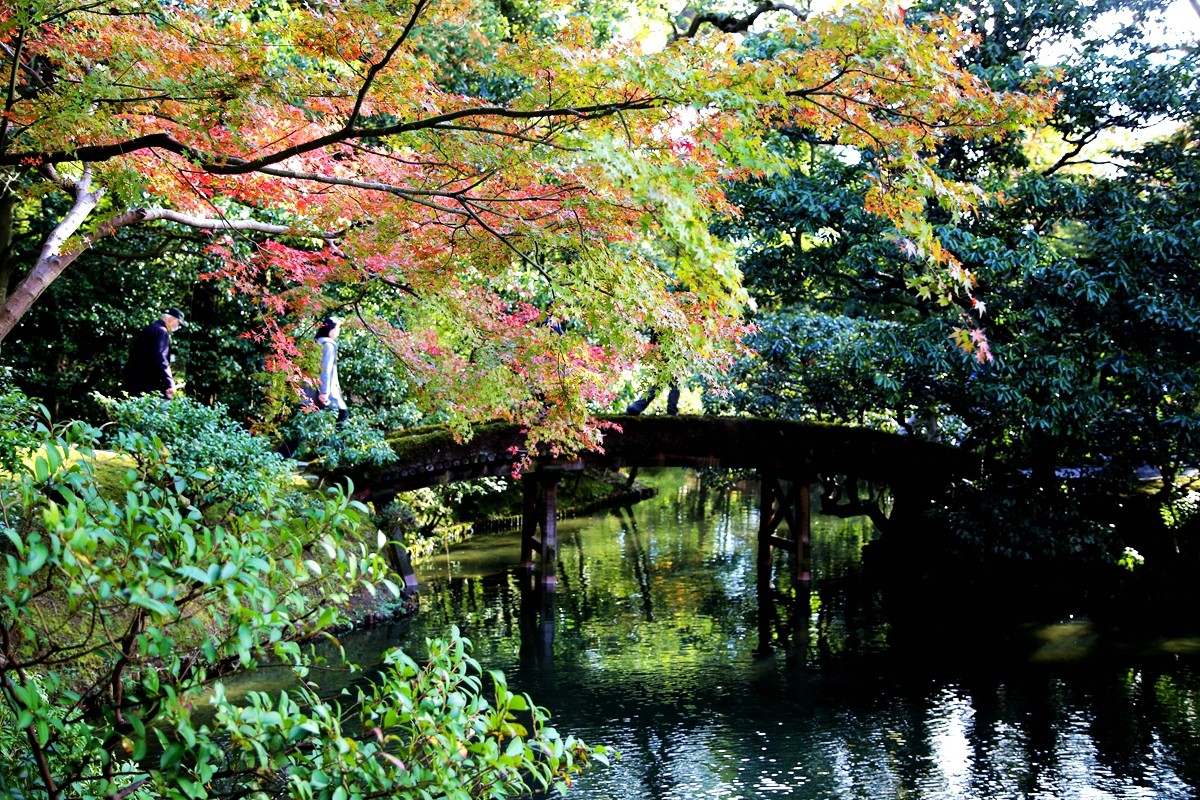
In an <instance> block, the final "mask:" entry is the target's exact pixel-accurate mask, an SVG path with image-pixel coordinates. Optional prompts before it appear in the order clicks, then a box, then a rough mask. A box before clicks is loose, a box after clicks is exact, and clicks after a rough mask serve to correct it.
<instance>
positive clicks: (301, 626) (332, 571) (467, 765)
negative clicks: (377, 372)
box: [0, 401, 603, 800]
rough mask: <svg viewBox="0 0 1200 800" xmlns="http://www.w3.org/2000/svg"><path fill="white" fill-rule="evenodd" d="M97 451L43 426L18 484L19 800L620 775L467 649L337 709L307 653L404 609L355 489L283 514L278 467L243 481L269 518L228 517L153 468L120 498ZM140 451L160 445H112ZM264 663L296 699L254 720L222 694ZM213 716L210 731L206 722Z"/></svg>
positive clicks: (0, 652)
mask: <svg viewBox="0 0 1200 800" xmlns="http://www.w3.org/2000/svg"><path fill="white" fill-rule="evenodd" d="M155 402H156V403H157V402H159V401H155ZM175 402H176V403H177V402H178V401H175ZM171 405H174V403H172V404H171ZM152 411H153V409H146V410H145V413H144V414H142V415H140V416H138V417H137V419H144V418H147V417H150V418H155V417H154V415H153V414H152V413H150V412H152ZM182 412H183V414H184V416H185V417H186V418H187V420H188V421H189V424H191V423H195V421H196V419H197V418H198V417H200V416H201V415H199V414H198V413H197V412H196V411H195V409H191V408H188V407H186V406H184V407H183V408H182ZM130 413H132V412H130ZM179 427H180V428H182V427H185V426H182V425H181V426H179ZM178 429H179V428H176V427H172V426H171V425H170V424H164V427H163V428H162V429H161V430H163V431H165V432H166V433H167V434H168V435H170V434H173V433H175V432H177V430H178ZM218 429H219V430H220V431H222V432H223V429H220V428H219V426H218ZM97 435H98V432H97V431H95V430H94V429H89V428H87V427H86V426H65V427H60V428H53V429H50V428H45V429H43V430H42V438H41V440H40V441H39V442H38V443H37V446H36V447H35V449H34V451H33V453H32V454H31V457H29V458H27V459H26V460H25V462H23V463H22V465H21V468H20V469H17V470H16V471H14V472H12V473H8V474H4V475H2V476H0V481H3V483H4V485H5V489H6V496H7V497H9V498H14V501H13V502H12V503H11V504H8V503H6V504H5V505H4V506H3V507H0V514H3V520H4V525H3V527H2V528H0V553H2V554H3V556H4V558H3V560H0V580H2V581H3V585H4V589H5V591H4V592H3V593H0V630H2V631H3V632H4V636H0V722H2V723H3V724H0V729H2V730H3V731H4V732H5V733H4V734H3V735H2V737H0V745H2V746H0V797H6V798H13V800H26V799H28V800H33V799H34V798H56V799H59V800H83V799H84V798H97V800H98V799H99V798H108V799H109V800H111V798H114V797H121V798H139V800H140V797H141V796H150V797H154V798H164V799H165V800H184V799H185V798H188V799H190V800H207V799H208V798H239V797H248V796H255V797H269V796H290V797H294V798H305V799H307V798H312V799H313V800H344V799H346V798H351V797H370V796H376V797H384V796H425V797H447V798H464V799H465V798H476V797H486V798H499V797H506V796H511V795H513V794H515V793H521V792H525V791H526V790H527V788H529V787H540V788H546V787H550V786H551V785H553V784H554V783H556V782H558V783H561V782H565V781H566V780H567V779H568V778H569V776H570V775H572V774H574V773H575V772H577V771H578V770H579V769H581V768H582V767H583V766H584V765H585V764H586V763H588V761H589V760H590V759H591V758H593V757H599V758H603V750H602V749H596V750H593V749H592V748H589V747H587V746H586V745H583V744H582V743H579V742H577V741H575V740H573V739H570V738H565V739H564V738H561V737H559V736H558V734H557V733H556V732H555V731H554V730H553V729H551V728H548V727H545V720H546V715H545V712H544V711H542V710H540V709H536V708H533V707H532V705H531V704H530V703H529V702H528V700H527V699H525V698H523V697H518V696H515V695H513V694H511V693H509V692H508V691H507V689H506V687H505V685H504V681H503V677H502V676H500V675H499V674H493V675H492V681H491V683H492V684H493V685H494V687H495V689H494V697H495V699H494V701H493V702H492V703H489V702H488V701H486V700H485V699H484V698H483V695H482V690H483V688H484V679H483V676H482V674H481V672H480V670H479V667H478V665H477V664H476V663H475V662H473V661H471V660H470V659H469V658H468V657H467V655H466V651H467V647H468V644H467V642H466V641H465V640H463V639H461V637H459V636H458V634H457V632H454V633H453V634H452V636H451V640H450V641H449V643H431V644H430V650H431V656H430V662H429V664H428V665H426V666H424V667H418V666H417V665H416V664H415V663H414V662H413V661H412V660H411V659H409V658H407V657H405V656H404V655H402V654H400V653H394V654H392V656H390V658H389V661H388V665H387V667H386V668H385V669H384V670H383V671H382V674H381V675H380V676H379V677H378V678H377V679H376V680H377V682H376V683H375V684H373V685H372V686H370V687H364V688H361V689H359V691H358V694H357V695H356V697H355V699H354V700H353V702H352V703H351V704H350V705H348V706H347V707H345V708H340V707H338V706H337V705H336V704H335V703H331V702H329V701H327V700H325V699H322V698H321V697H319V696H318V695H317V693H316V690H315V688H313V687H312V686H310V685H309V684H308V683H306V678H307V675H308V670H309V668H310V666H311V665H312V663H313V657H312V656H311V655H309V654H308V653H306V652H305V651H304V650H303V649H302V647H301V646H300V644H299V642H300V641H302V640H303V639H304V638H306V637H311V636H313V635H315V634H318V633H321V632H323V631H328V630H330V629H331V628H332V627H334V626H336V625H339V624H341V623H342V622H343V621H344V618H345V610H346V609H347V608H348V605H349V601H350V597H351V594H352V593H353V592H361V591H367V592H371V593H375V592H378V591H380V590H381V589H383V590H388V591H391V592H392V593H393V594H398V590H397V587H396V586H395V585H394V584H392V583H391V582H390V580H389V578H388V571H387V568H386V565H385V563H384V560H383V559H382V558H381V557H380V556H379V554H378V553H377V552H373V551H371V550H369V549H368V548H366V547H365V546H364V545H362V544H361V543H356V544H349V542H351V541H354V540H355V536H352V534H354V533H356V532H357V527H358V524H359V520H360V519H361V517H362V515H363V514H364V513H365V511H366V509H365V508H364V507H362V506H361V505H359V504H357V503H354V502H351V501H350V500H349V499H348V498H347V497H346V496H345V495H344V494H343V493H341V492H340V491H337V490H333V491H331V492H330V493H328V494H327V495H326V496H325V497H324V498H323V499H322V500H321V501H319V502H313V503H310V504H309V505H307V506H305V507H303V508H299V507H297V506H295V505H294V504H284V503H282V502H280V496H281V495H280V493H279V491H278V490H277V489H276V488H275V487H274V485H273V483H272V481H271V480H270V479H269V478H270V474H271V473H270V472H269V470H270V469H272V468H273V467H271V466H270V465H271V464H272V462H270V461H267V462H266V463H267V465H268V466H267V467H266V469H267V470H268V471H267V472H266V474H265V475H264V474H261V473H260V474H254V475H248V476H246V479H247V480H248V481H251V482H255V483H256V484H257V485H260V486H261V487H262V491H261V493H260V494H259V496H258V505H259V506H260V508H258V509H249V508H247V509H243V510H241V511H234V510H230V511H229V512H228V513H226V514H223V515H222V516H221V517H220V519H219V520H214V519H213V518H212V517H213V515H205V514H203V513H201V511H200V510H199V509H198V508H197V507H196V506H195V505H192V504H188V503H187V502H186V499H185V498H184V497H183V496H181V495H180V494H179V493H178V491H177V490H176V488H177V487H176V486H175V485H173V484H162V483H158V482H156V481H148V480H146V479H145V478H146V472H145V471H139V470H136V469H128V470H126V471H125V473H124V475H123V476H122V477H121V485H120V486H119V487H117V489H116V491H112V492H109V491H101V489H100V487H99V486H98V483H97V481H96V475H95V473H94V471H93V468H92V463H93V461H92V457H93V456H94V451H93V450H92V448H93V447H94V445H95V442H96V441H97V439H96V437H97ZM218 435H222V434H221V433H219V434H218ZM156 438H157V434H156ZM231 438H232V437H231ZM135 440H136V441H135ZM130 441H135V443H136V444H138V445H139V446H140V445H142V444H144V442H145V438H144V437H143V438H142V439H137V438H136V437H132V436H120V435H119V436H117V437H115V442H116V444H117V445H118V446H120V445H121V444H122V443H124V442H130ZM172 441H174V442H176V443H178V441H179V439H174V440H172ZM135 455H137V456H138V457H140V458H145V457H147V456H148V453H147V452H144V451H139V452H138V453H135ZM197 468H198V469H200V470H204V465H203V464H200V465H197ZM253 468H254V462H253V461H252V460H251V461H249V462H248V463H247V469H249V470H251V471H252V470H253ZM205 474H206V475H207V472H206V473H205ZM176 477H177V478H179V479H180V480H185V479H187V478H188V476H184V475H180V474H178V473H176ZM380 544H382V542H381V543H380ZM267 661H273V662H275V663H276V664H282V665H288V666H290V667H291V668H292V669H293V670H294V671H295V674H296V676H297V678H298V683H297V685H296V686H295V687H294V688H290V689H287V690H285V691H283V692H281V693H279V694H277V695H275V696H273V697H272V698H268V697H266V696H265V695H252V696H251V697H250V698H249V699H248V700H246V701H245V702H244V703H242V704H240V705H235V704H234V703H233V702H232V701H231V700H230V699H229V698H228V697H227V696H226V695H225V692H224V690H223V688H222V685H221V683H220V680H219V679H220V677H221V676H222V675H224V674H228V673H230V672H233V671H238V670H249V669H255V668H257V667H258V666H259V665H260V664H262V663H265V662H267ZM201 704H204V705H206V706H208V707H210V708H212V709H214V713H215V716H214V717H213V718H212V720H211V721H210V722H207V723H202V722H200V721H198V720H197V719H195V718H194V710H195V709H196V708H198V707H199V706H200V705H201ZM518 713H527V714H529V715H530V716H529V719H530V724H529V726H528V727H527V728H523V727H522V726H521V725H520V724H518V721H517V719H516V714H518Z"/></svg>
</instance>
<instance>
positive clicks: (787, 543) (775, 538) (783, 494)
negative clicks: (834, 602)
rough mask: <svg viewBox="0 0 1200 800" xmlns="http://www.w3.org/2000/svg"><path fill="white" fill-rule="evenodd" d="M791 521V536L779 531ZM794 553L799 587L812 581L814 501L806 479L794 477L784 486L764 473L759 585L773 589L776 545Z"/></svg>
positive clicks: (762, 587) (764, 592)
mask: <svg viewBox="0 0 1200 800" xmlns="http://www.w3.org/2000/svg"><path fill="white" fill-rule="evenodd" d="M785 522H786V523H787V527H788V532H789V533H790V534H791V538H788V539H785V538H783V537H782V536H779V535H778V534H777V531H778V530H779V526H780V525H781V524H783V523H785ZM776 547H778V548H781V549H783V550H786V551H787V552H789V553H791V554H792V570H793V572H792V577H793V580H794V582H795V585H796V587H797V588H798V589H807V588H809V586H810V585H811V583H812V504H811V498H810V492H809V484H808V481H806V480H792V481H790V482H788V485H787V487H786V488H785V487H784V484H783V481H781V480H780V479H779V478H778V476H775V475H769V474H764V475H762V476H761V495H760V498H759V524H758V588H759V591H760V593H763V594H769V593H770V592H771V562H772V556H773V554H774V550H775V548H776Z"/></svg>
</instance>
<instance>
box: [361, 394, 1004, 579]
mask: <svg viewBox="0 0 1200 800" xmlns="http://www.w3.org/2000/svg"><path fill="white" fill-rule="evenodd" d="M601 420H602V421H604V422H607V423H611V426H612V427H611V428H609V429H608V430H607V431H606V433H605V436H604V442H603V448H604V449H603V451H602V452H599V451H596V452H587V453H581V454H579V455H577V456H572V457H571V458H569V459H557V458H541V457H539V458H535V459H534V460H533V462H532V467H531V468H528V469H526V470H525V472H524V474H523V475H522V482H523V484H524V486H525V508H524V511H523V514H522V519H523V523H522V547H521V550H522V553H521V561H522V564H523V565H524V566H526V567H528V568H530V569H531V570H532V569H533V568H534V566H535V562H534V555H535V553H536V554H538V555H539V556H540V558H539V559H538V562H539V563H540V574H541V583H542V586H543V588H547V589H550V590H553V589H554V587H555V584H556V579H555V569H556V565H555V561H556V552H557V530H556V528H557V524H556V518H557V490H556V487H557V485H558V481H559V479H560V478H561V476H562V474H563V473H564V472H568V471H572V470H579V469H589V468H603V467H609V468H616V467H643V466H676V467H726V468H743V469H745V468H749V469H755V470H757V471H758V473H759V474H760V476H761V477H762V479H763V480H762V486H763V489H762V491H763V497H762V509H763V513H762V515H761V522H760V532H759V576H760V578H759V579H760V582H761V581H762V580H764V573H766V574H768V575H769V568H770V563H771V551H772V548H775V547H782V548H784V549H786V550H788V551H790V552H792V553H795V554H796V556H797V558H795V559H794V562H795V564H796V570H797V571H796V577H797V579H798V580H799V581H802V582H803V581H807V580H808V555H809V554H808V547H809V527H810V506H809V485H810V484H811V483H813V482H814V481H816V480H817V479H818V478H819V477H821V476H825V475H853V476H855V477H856V478H860V479H864V480H871V481H876V482H879V483H886V484H888V485H889V486H891V487H892V488H893V490H894V492H895V493H896V494H897V495H901V494H906V493H907V494H917V495H926V494H928V493H929V490H930V489H931V488H932V487H940V486H941V485H943V484H944V483H945V481H946V480H947V479H949V478H951V477H954V476H961V475H972V474H978V473H979V472H980V470H981V466H982V463H981V461H980V459H979V458H978V457H977V456H972V455H971V454H969V453H965V452H964V451H962V450H960V449H958V448H954V447H950V446H947V445H941V444H936V443H932V442H927V441H923V440H920V439H917V438H914V437H911V436H899V435H896V434H889V433H885V432H882V431H874V430H868V429H865V428H854V427H849V426H842V425H826V424H817V423H800V422H788V421H782V420H768V419H757V418H746V417H708V416H665V417H664V416H611V417H602V418H601ZM389 441H390V443H391V445H392V447H393V449H394V450H395V452H396V455H397V461H396V462H395V463H393V464H389V465H387V466H386V467H381V468H376V469H370V470H358V471H356V472H355V474H353V475H352V476H351V477H352V478H353V480H354V485H355V488H356V493H355V496H356V497H357V498H358V499H361V500H364V501H371V502H373V503H375V504H376V505H377V506H378V505H381V504H382V503H385V502H387V501H388V500H390V499H391V498H392V497H393V496H394V495H395V494H396V493H397V492H401V491H408V490H411V489H418V488H421V487H425V486H432V485H435V484H439V483H447V482H450V481H459V480H470V479H472V478H478V477H484V476H499V475H508V474H511V472H512V469H513V465H514V464H515V463H517V462H518V461H519V460H521V459H522V458H523V457H524V456H525V455H526V450H525V435H524V432H523V430H522V429H521V428H520V427H519V426H516V425H512V424H509V423H501V422H494V423H488V424H485V425H481V426H478V427H477V428H476V429H475V431H474V435H473V436H472V438H471V439H470V440H469V441H456V439H455V437H454V435H453V434H452V433H451V432H450V431H449V430H448V429H445V428H425V429H417V430H413V431H406V432H403V433H399V434H396V435H393V436H392V437H391V438H390V440H389ZM785 522H786V523H787V528H788V530H789V531H790V533H791V536H790V538H783V537H781V536H779V535H778V534H777V531H778V530H779V528H780V526H781V524H782V523H785ZM760 588H761V587H760Z"/></svg>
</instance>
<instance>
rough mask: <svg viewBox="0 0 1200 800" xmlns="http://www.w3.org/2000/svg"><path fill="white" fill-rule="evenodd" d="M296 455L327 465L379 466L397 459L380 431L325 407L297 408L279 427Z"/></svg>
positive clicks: (331, 467)
mask: <svg viewBox="0 0 1200 800" xmlns="http://www.w3.org/2000/svg"><path fill="white" fill-rule="evenodd" d="M281 432H282V434H283V437H284V440H285V441H287V442H289V443H291V444H292V445H293V446H294V448H295V455H296V456H297V457H306V458H309V457H311V458H317V459H320V460H321V463H322V465H323V466H324V467H325V468H326V469H330V470H336V469H342V468H348V467H360V466H373V467H379V466H383V465H384V464H390V463H392V462H393V461H395V460H396V453H395V452H394V451H393V450H392V448H391V446H390V445H388V443H387V440H386V439H385V438H384V435H383V433H381V432H380V431H378V430H376V429H375V428H373V427H371V425H370V424H368V423H367V422H365V421H364V420H362V419H360V418H358V417H353V416H352V417H350V418H349V419H347V420H345V421H344V422H338V421H337V415H336V414H333V413H329V412H324V411H300V412H297V413H296V414H294V415H292V418H291V419H289V420H288V422H287V424H286V425H285V426H284V427H283V429H282V431H281Z"/></svg>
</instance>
